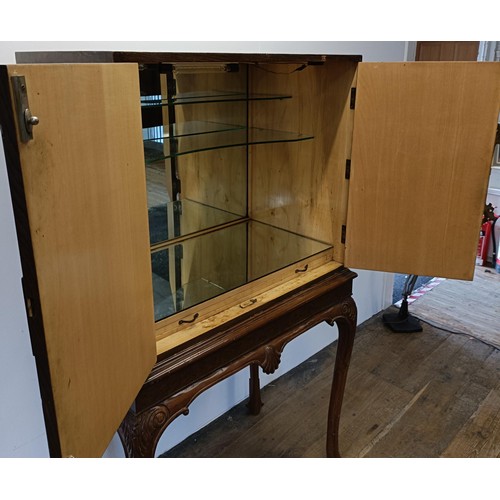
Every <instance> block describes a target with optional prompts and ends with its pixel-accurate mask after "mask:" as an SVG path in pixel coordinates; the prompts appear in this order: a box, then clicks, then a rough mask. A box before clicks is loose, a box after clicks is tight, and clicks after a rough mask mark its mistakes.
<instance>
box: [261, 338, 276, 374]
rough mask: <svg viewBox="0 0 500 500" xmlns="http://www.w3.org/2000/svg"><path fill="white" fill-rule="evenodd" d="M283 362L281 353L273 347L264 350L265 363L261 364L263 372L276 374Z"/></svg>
mask: <svg viewBox="0 0 500 500" xmlns="http://www.w3.org/2000/svg"><path fill="white" fill-rule="evenodd" d="M280 361H281V353H280V352H278V351H277V350H276V349H275V348H274V347H273V346H270V345H268V346H266V348H265V349H264V361H262V363H260V366H261V367H262V371H263V372H264V373H267V374H268V375H269V374H270V373H274V372H275V371H276V369H277V368H278V366H279V364H280Z"/></svg>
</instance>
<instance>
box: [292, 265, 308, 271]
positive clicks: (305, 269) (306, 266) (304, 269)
mask: <svg viewBox="0 0 500 500" xmlns="http://www.w3.org/2000/svg"><path fill="white" fill-rule="evenodd" d="M308 267H309V264H306V265H305V267H304V268H303V269H295V272H296V273H305V272H306V271H307V268H308Z"/></svg>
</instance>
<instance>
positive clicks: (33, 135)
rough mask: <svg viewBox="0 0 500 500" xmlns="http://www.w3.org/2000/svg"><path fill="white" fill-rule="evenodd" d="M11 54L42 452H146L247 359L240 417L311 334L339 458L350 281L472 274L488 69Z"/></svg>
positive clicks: (5, 111)
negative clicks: (318, 332)
mask: <svg viewBox="0 0 500 500" xmlns="http://www.w3.org/2000/svg"><path fill="white" fill-rule="evenodd" d="M16 57H17V62H18V64H16V65H11V66H8V67H2V68H1V75H0V85H1V88H0V91H1V98H2V99H1V101H0V102H1V105H2V113H1V116H2V136H3V141H4V146H5V150H6V159H7V168H8V175H9V183H10V188H11V193H12V201H13V207H14V214H15V218H16V228H17V234H18V240H19V249H20V255H21V262H22V267H23V289H24V293H25V301H26V308H27V317H28V323H29V326H30V335H31V341H32V345H33V351H34V354H35V358H36V362H37V370H38V377H39V381H40V392H41V395H42V401H43V406H44V415H45V421H46V427H47V435H48V440H49V448H50V449H51V454H52V455H53V456H69V455H72V456H99V455H101V454H102V453H103V451H104V450H105V449H106V446H107V445H108V443H109V441H110V440H111V438H112V436H113V434H114V433H115V432H116V430H117V429H118V430H119V434H120V437H121V438H122V442H123V444H124V449H125V450H126V454H127V455H128V456H154V453H155V448H156V445H157V443H158V440H159V438H160V436H161V434H162V433H163V432H164V431H165V430H166V428H167V427H168V425H169V424H170V423H171V422H172V421H173V420H174V419H175V418H177V417H178V416H179V415H182V414H183V413H186V412H187V411H188V408H189V404H190V403H191V402H192V401H193V400H194V399H195V398H196V397H197V396H198V395H199V394H200V393H201V392H203V391H204V390H206V389H207V388H209V387H211V386H213V385H214V384H215V383H217V382H218V381H220V380H222V379H224V378H226V377H228V376H230V375H232V374H233V373H236V372H237V371H239V370H241V369H243V368H246V367H248V366H249V367H250V372H251V376H250V380H251V382H250V407H251V408H252V411H253V412H254V413H256V412H258V411H259V409H260V406H261V402H260V396H259V380H258V371H259V370H263V371H265V372H266V373H272V372H273V371H274V370H276V368H277V367H278V366H279V363H280V359H281V353H282V351H283V349H284V348H285V346H286V344H287V343H288V342H290V341H291V340H292V339H293V338H295V337H297V336H298V335H300V334H302V333H304V332H305V331H308V330H309V329H310V328H311V327H312V326H314V325H316V324H318V323H322V322H324V321H326V322H328V323H329V324H334V323H335V324H337V326H338V327H339V344H338V352H337V361H336V364H335V369H334V377H333V383H332V394H331V399H330V407H329V414H328V418H327V444H326V446H327V454H328V455H329V456H338V455H339V453H340V452H339V437H338V425H339V418H340V409H341V404H342V395H343V391H344V387H345V383H346V379H347V369H348V366H349V359H350V355H351V349H352V345H353V339H354V331H355V327H356V306H355V303H354V301H353V299H352V297H351V295H352V281H353V279H354V278H355V276H356V275H355V273H353V272H352V271H350V270H349V267H354V268H360V269H370V270H378V271H389V272H402V273H410V274H418V275H434V276H441V277H451V278H458V279H471V278H472V275H473V271H474V262H475V251H476V246H477V237H478V231H479V223H480V220H481V214H482V210H483V204H484V199H485V195H486V187H487V183H488V174H489V171H490V166H491V157H492V152H493V146H494V143H495V132H496V127H497V119H498V113H499V107H500V72H499V64H498V63H363V62H361V58H360V57H359V56H344V55H338V56H337V55H327V56H325V55H297V54H281V55H280V54H194V53H187V54H180V53H133V52H102V53H101V52H77V53H76V52H75V53H72V52H68V53H57V52H54V53H19V54H17V55H16ZM33 117H36V119H35V118H33ZM415 203H418V210H416V208H415ZM457 210H459V212H460V217H457V216H456V214H457ZM437 214H439V216H438V215H437ZM431 242H432V244H431Z"/></svg>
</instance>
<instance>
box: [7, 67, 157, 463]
mask: <svg viewBox="0 0 500 500" xmlns="http://www.w3.org/2000/svg"><path fill="white" fill-rule="evenodd" d="M9 73H10V75H14V74H20V75H24V76H25V77H26V83H27V88H28V96H29V101H30V107H31V109H32V111H33V113H34V114H35V115H36V116H38V117H39V118H40V124H39V125H37V127H36V128H35V130H34V140H33V141H31V142H29V143H27V144H21V145H20V147H19V149H20V157H21V164H22V169H23V179H24V184H25V191H26V200H27V207H28V214H29V223H30V230H31V237H32V241H33V251H34V257H35V262H36V267H37V278H38V282H39V290H40V300H41V308H42V311H41V313H42V315H43V325H44V330H45V338H46V344H47V351H48V360H49V366H50V374H51V379H52V387H53V395H54V402H55V408H56V417H57V427H58V431H59V437H60V440H61V451H62V455H63V456H68V455H72V456H76V457H88V456H100V455H102V453H103V452H104V450H105V449H106V447H107V445H108V443H109V441H110V440H111V438H112V436H113V434H114V432H115V431H116V429H117V428H118V426H119V424H120V422H121V420H122V418H123V417H124V416H125V414H126V412H127V410H128V408H129V407H130V404H131V403H132V401H133V399H134V397H135V396H136V394H137V392H138V391H139V389H140V387H141V385H142V384H143V382H144V380H145V379H146V377H147V375H148V374H149V371H150V369H151V367H152V365H153V364H154V362H155V359H156V356H155V342H154V333H153V331H154V324H153V301H152V282H151V265H150V256H149V234H148V221H147V201H146V187H145V169H144V158H143V151H142V144H141V142H142V137H141V117H140V107H139V85H138V75H137V67H136V66H135V65H57V66H55V65H40V66H12V67H10V68H9ZM34 313H35V314H39V311H35V312H34Z"/></svg>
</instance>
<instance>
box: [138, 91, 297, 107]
mask: <svg viewBox="0 0 500 500" xmlns="http://www.w3.org/2000/svg"><path fill="white" fill-rule="evenodd" d="M291 97H292V96H291V95H277V94H246V93H245V92H227V91H222V90H221V91H219V90H213V91H204V92H185V93H181V94H177V95H176V96H173V97H171V98H161V96H142V97H141V107H144V108H149V107H153V106H168V105H174V106H177V105H181V104H204V103H210V102H232V101H271V100H276V99H290V98H291Z"/></svg>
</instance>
